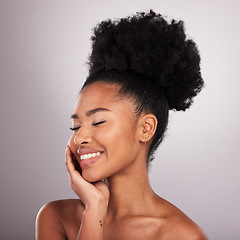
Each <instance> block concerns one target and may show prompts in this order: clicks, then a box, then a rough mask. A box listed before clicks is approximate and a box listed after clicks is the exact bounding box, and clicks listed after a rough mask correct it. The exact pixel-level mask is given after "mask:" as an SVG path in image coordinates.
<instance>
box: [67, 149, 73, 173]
mask: <svg viewBox="0 0 240 240" xmlns="http://www.w3.org/2000/svg"><path fill="white" fill-rule="evenodd" d="M66 167H67V170H68V172H69V173H72V172H74V170H75V167H74V165H73V161H72V152H71V150H70V148H69V146H67V149H66Z"/></svg>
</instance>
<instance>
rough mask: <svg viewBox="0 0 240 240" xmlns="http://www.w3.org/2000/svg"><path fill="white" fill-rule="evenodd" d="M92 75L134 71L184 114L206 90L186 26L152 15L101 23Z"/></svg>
mask: <svg viewBox="0 0 240 240" xmlns="http://www.w3.org/2000/svg"><path fill="white" fill-rule="evenodd" d="M91 39H92V54H91V55H90V57H89V67H90V68H89V74H90V75H92V74H94V73H96V72H99V71H110V70H113V69H114V70H118V71H129V70H130V71H134V72H136V73H138V74H142V75H144V76H146V84H148V83H150V84H151V85H155V86H157V87H158V88H161V89H162V90H163V91H164V92H165V95H166V97H167V99H168V102H169V107H170V109H175V110H185V109H187V108H188V107H189V106H190V105H191V104H192V99H193V97H194V96H196V95H197V93H198V92H200V90H201V89H202V87H203V80H202V77H201V73H200V66H199V64H200V56H199V52H198V49H197V46H196V44H195V43H194V42H193V41H192V40H190V39H187V38H186V34H185V29H184V23H183V22H182V21H178V22H177V21H175V20H172V21H171V22H169V23H168V22H167V21H166V20H165V19H164V18H163V17H162V16H161V15H160V14H156V13H155V12H153V11H152V10H151V11H150V12H149V13H143V12H142V13H136V15H134V16H131V17H128V18H121V19H119V20H114V21H112V20H106V21H103V22H101V23H100V24H99V25H98V26H97V27H96V28H95V29H94V35H93V36H92V38H91Z"/></svg>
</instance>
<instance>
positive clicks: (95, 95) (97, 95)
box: [74, 82, 133, 112]
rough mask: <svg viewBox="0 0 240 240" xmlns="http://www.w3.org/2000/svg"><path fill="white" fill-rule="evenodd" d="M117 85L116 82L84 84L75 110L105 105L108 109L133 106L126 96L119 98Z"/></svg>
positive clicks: (86, 109)
mask: <svg viewBox="0 0 240 240" xmlns="http://www.w3.org/2000/svg"><path fill="white" fill-rule="evenodd" d="M118 90H119V86H118V85H117V84H108V83H103V82H95V83H92V84H90V85H88V86H86V87H85V88H84V89H83V90H82V91H81V93H80V94H79V96H78V99H77V102H76V105H75V109H74V111H75V112H82V111H88V110H91V109H94V108H100V107H105V108H109V109H110V110H117V109H119V110H120V108H127V109H128V110H131V109H132V108H133V104H132V101H131V100H130V99H127V98H121V99H120V98H119V96H118Z"/></svg>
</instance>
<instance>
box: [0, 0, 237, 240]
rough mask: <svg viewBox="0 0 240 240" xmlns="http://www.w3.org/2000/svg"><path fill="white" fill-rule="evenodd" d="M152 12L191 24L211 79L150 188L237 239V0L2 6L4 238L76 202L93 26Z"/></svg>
mask: <svg viewBox="0 0 240 240" xmlns="http://www.w3.org/2000/svg"><path fill="white" fill-rule="evenodd" d="M150 8H153V9H154V10H155V11H157V12H160V13H162V14H163V15H168V16H170V17H173V18H176V19H183V20H184V21H185V23H186V29H187V32H188V35H189V36H190V37H192V38H193V39H194V40H195V41H196V42H197V43H198V46H199V49H200V52H201V55H202V73H203V77H204V79H205V81H206V87H205V89H204V90H203V91H202V93H201V94H200V95H199V96H198V97H197V98H196V100H195V102H194V104H193V106H192V107H191V109H190V110H188V111H186V112H185V113H172V114H171V118H170V123H169V129H168V134H167V137H166V139H165V141H164V143H163V144H162V145H161V146H160V148H159V151H158V153H157V157H156V159H155V161H154V162H153V164H152V166H151V172H150V178H151V183H152V186H153V188H154V190H155V191H156V192H157V193H158V194H159V195H160V196H162V197H164V198H166V199H167V200H169V201H170V202H172V203H173V204H175V205H177V206H178V207H179V208H180V209H182V210H183V211H184V212H185V213H186V214H187V215H189V216H190V217H191V218H192V219H193V220H194V221H196V222H197V223H198V224H199V225H200V226H201V227H202V228H203V229H204V230H205V231H206V232H207V234H208V236H209V238H210V239H212V240H226V239H227V240H237V239H240V229H239V222H240V208H239V202H240V193H239V183H240V174H239V169H240V162H239V140H240V135H239V130H240V127H239V122H240V116H239V102H240V94H239V89H240V81H239V80H240V79H239V69H240V68H239V54H240V49H239V43H240V33H239V22H240V14H239V13H240V2H239V1H237V0H236V1H233V0H229V1H221V0H216V1H214V0H210V1H209V0H208V1H207V0H202V1H193V0H182V1H179V0H172V1H167V0H166V1H161V0H155V1H154V0H149V1H144V0H142V1H140V0H139V1H137V0H131V1H129V0H121V1H107V0H102V1H92V0H88V1H87V0H71V1H63V0H41V1H40V0H39V1H35V0H1V1H0V24H1V25H0V79H1V87H0V91H1V92H0V105H1V109H0V114H1V124H0V128H1V132H0V133H1V144H0V148H1V152H0V157H1V167H0V169H1V170H0V171H1V173H0V186H1V189H0V190H1V191H0V194H1V198H0V201H1V202H0V203H1V204H0V208H1V209H0V221H1V223H0V238H1V239H4V240H8V239H20V240H23V239H24V240H28V239H29V240H30V239H34V222H35V217H36V214H37V212H38V210H39V209H40V207H41V206H42V205H43V204H44V203H46V202H49V201H51V200H55V199H63V198H75V195H74V193H73V192H72V191H71V189H70V188H69V183H68V176H67V172H66V169H65V163H64V152H65V146H66V144H67V140H68V138H69V136H70V130H69V126H70V115H71V112H72V110H73V107H74V103H75V99H76V97H77V94H78V91H79V89H80V87H81V85H82V83H83V81H84V80H85V78H86V75H87V67H86V65H85V62H86V60H87V56H88V54H89V51H90V40H89V39H90V35H91V29H92V27H93V26H94V25H95V24H96V23H97V22H99V21H100V20H103V19H106V18H109V17H110V18H114V17H121V16H126V15H128V14H131V13H134V12H135V11H138V10H147V9H150Z"/></svg>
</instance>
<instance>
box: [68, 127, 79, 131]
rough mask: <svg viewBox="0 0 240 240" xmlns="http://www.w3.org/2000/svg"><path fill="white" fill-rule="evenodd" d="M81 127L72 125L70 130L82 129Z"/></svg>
mask: <svg viewBox="0 0 240 240" xmlns="http://www.w3.org/2000/svg"><path fill="white" fill-rule="evenodd" d="M80 128H81V127H73V128H72V127H70V130H72V131H75V130H78V129H80Z"/></svg>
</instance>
